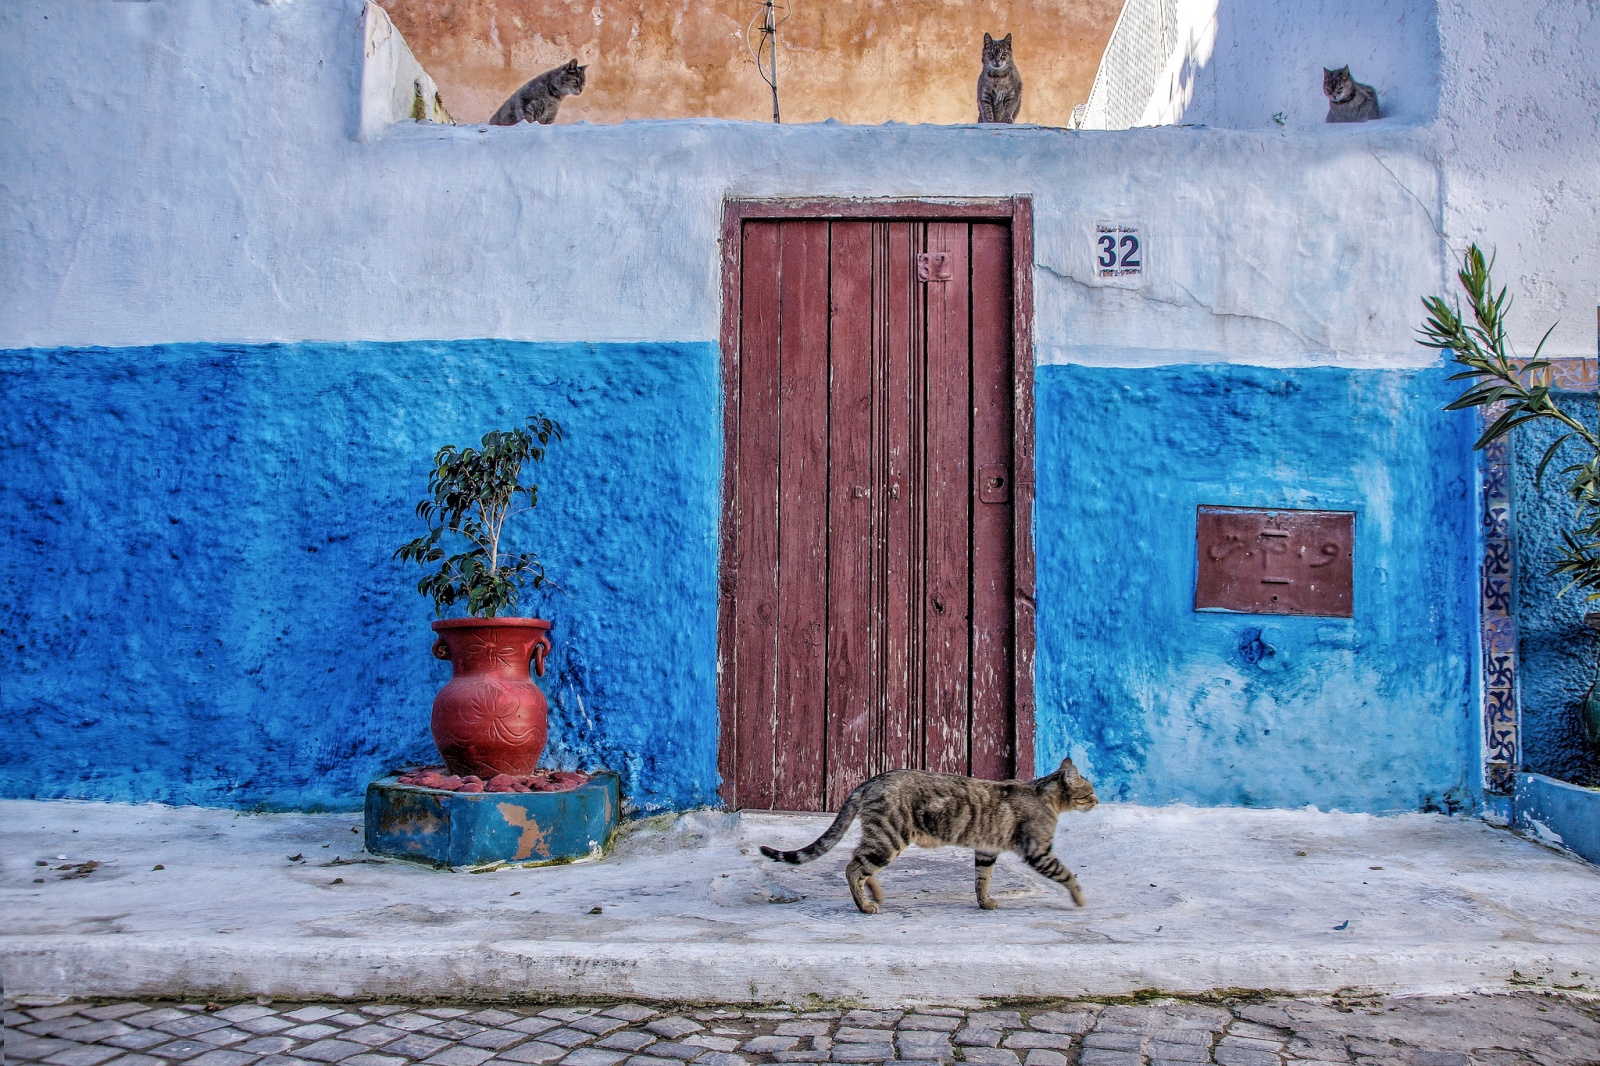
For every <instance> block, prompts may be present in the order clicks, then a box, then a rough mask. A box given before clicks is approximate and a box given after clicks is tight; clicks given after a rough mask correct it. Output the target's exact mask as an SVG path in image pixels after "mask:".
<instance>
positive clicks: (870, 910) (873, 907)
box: [856, 899, 878, 914]
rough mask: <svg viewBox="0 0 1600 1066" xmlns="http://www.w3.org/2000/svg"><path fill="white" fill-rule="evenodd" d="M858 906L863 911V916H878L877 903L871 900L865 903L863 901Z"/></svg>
mask: <svg viewBox="0 0 1600 1066" xmlns="http://www.w3.org/2000/svg"><path fill="white" fill-rule="evenodd" d="M856 906H857V907H859V908H860V909H861V913H862V914H877V913H878V905H877V904H876V903H874V902H873V901H872V900H870V899H869V900H865V901H863V902H861V903H857V904H856Z"/></svg>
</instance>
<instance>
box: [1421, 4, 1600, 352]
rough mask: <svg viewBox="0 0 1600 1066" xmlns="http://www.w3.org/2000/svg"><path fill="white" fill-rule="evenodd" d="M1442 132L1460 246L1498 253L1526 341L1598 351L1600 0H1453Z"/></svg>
mask: <svg viewBox="0 0 1600 1066" xmlns="http://www.w3.org/2000/svg"><path fill="white" fill-rule="evenodd" d="M1439 37H1440V40H1441V41H1442V42H1443V45H1444V47H1443V52H1444V56H1445V60H1444V68H1443V78H1442V84H1443V88H1442V90H1441V93H1440V101H1439V118H1438V122H1437V124H1436V135H1437V139H1438V143H1439V152H1440V156H1441V158H1442V160H1443V162H1444V166H1443V175H1444V193H1445V198H1444V224H1445V232H1446V233H1447V234H1448V235H1449V238H1450V246H1451V249H1452V252H1454V253H1457V254H1459V252H1460V250H1462V249H1464V248H1465V247H1466V245H1467V244H1468V243H1469V242H1471V241H1477V242H1478V243H1479V244H1481V245H1482V246H1483V247H1484V248H1485V249H1486V250H1487V249H1491V248H1492V249H1494V250H1495V252H1496V254H1497V261H1496V276H1497V277H1498V278H1499V280H1500V281H1502V282H1503V283H1504V284H1506V285H1508V286H1509V287H1510V289H1511V291H1512V292H1513V293H1515V294H1516V302H1515V303H1514V304H1513V306H1512V317H1511V326H1512V336H1513V338H1514V339H1519V340H1522V341H1523V342H1524V343H1523V344H1522V351H1523V352H1524V353H1525V354H1528V353H1531V349H1532V348H1533V345H1534V344H1535V343H1536V342H1537V341H1538V339H1539V337H1540V335H1542V334H1543V333H1544V331H1545V330H1546V329H1548V328H1549V326H1550V324H1551V323H1552V322H1557V321H1559V323H1560V324H1559V325H1558V326H1557V327H1556V332H1555V333H1554V334H1553V335H1552V336H1551V338H1550V342H1549V344H1548V346H1547V347H1546V353H1547V354H1555V355H1587V356H1593V355H1595V354H1596V343H1595V341H1596V328H1595V327H1596V322H1595V313H1596V312H1595V309H1596V307H1597V306H1600V0H1522V2H1519V3H1514V4H1512V3H1502V4H1484V3H1482V2H1480V0H1439Z"/></svg>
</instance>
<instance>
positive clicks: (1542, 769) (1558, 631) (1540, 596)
mask: <svg viewBox="0 0 1600 1066" xmlns="http://www.w3.org/2000/svg"><path fill="white" fill-rule="evenodd" d="M1556 399H1557V400H1558V401H1559V402H1560V403H1561V405H1562V406H1563V407H1565V408H1566V409H1567V410H1568V411H1570V412H1572V413H1573V414H1576V415H1579V416H1580V417H1589V418H1593V416H1594V403H1595V399H1594V397H1593V396H1592V395H1591V396H1580V395H1577V394H1575V393H1560V394H1558V395H1557V397H1556ZM1559 435H1560V434H1559V433H1558V432H1557V427H1555V426H1554V425H1547V424H1545V423H1542V422H1531V423H1529V424H1527V425H1525V426H1523V427H1522V428H1521V429H1519V430H1517V432H1516V433H1515V434H1514V435H1513V437H1512V440H1511V455H1512V463H1513V467H1514V470H1515V479H1514V481H1513V483H1512V489H1511V509H1512V526H1511V528H1512V536H1513V538H1514V543H1515V553H1516V554H1515V558H1516V562H1515V573H1516V602H1515V606H1514V612H1515V614H1516V619H1517V700H1518V704H1519V708H1520V715H1519V717H1520V720H1521V723H1522V767H1523V769H1527V770H1531V771H1533V772H1534V773H1538V774H1547V775H1549V776H1551V777H1555V778H1559V779H1561V780H1563V781H1571V782H1573V783H1575V784H1580V785H1589V786H1600V754H1597V753H1595V752H1592V751H1590V749H1589V746H1588V744H1587V743H1586V742H1585V741H1584V739H1583V726H1582V720H1581V718H1580V717H1579V715H1580V713H1581V711H1582V708H1583V701H1584V697H1586V696H1587V695H1588V693H1589V686H1590V685H1592V684H1594V680H1595V670H1596V656H1597V654H1600V633H1596V632H1595V631H1594V630H1592V629H1590V628H1588V627H1587V626H1585V625H1584V624H1583V616H1584V613H1585V612H1587V611H1595V610H1600V603H1593V602H1589V601H1587V600H1586V599H1585V598H1584V595H1583V593H1581V592H1578V591H1572V592H1568V593H1567V594H1566V595H1564V596H1563V595H1561V590H1562V589H1563V588H1565V587H1566V581H1565V580H1564V579H1562V578H1559V577H1551V576H1550V572H1549V571H1550V564H1551V563H1552V562H1553V561H1554V560H1555V558H1556V556H1557V552H1558V551H1559V549H1560V547H1561V531H1562V530H1563V529H1571V528H1572V523H1573V514H1574V512H1573V507H1572V502H1571V500H1570V499H1569V498H1568V497H1567V494H1566V492H1565V491H1564V487H1565V485H1566V483H1567V482H1566V479H1565V478H1563V477H1562V476H1561V474H1560V470H1561V468H1562V467H1563V466H1565V465H1567V464H1568V463H1575V462H1577V461H1579V459H1581V458H1582V456H1581V454H1580V451H1579V449H1578V448H1575V447H1571V446H1570V445H1569V446H1568V448H1567V450H1566V451H1565V453H1564V454H1563V455H1562V456H1561V458H1560V461H1556V462H1552V463H1551V465H1550V469H1549V470H1547V471H1546V473H1545V481H1544V485H1543V486H1542V487H1540V486H1538V485H1536V484H1535V483H1534V474H1535V473H1536V472H1537V470H1538V467H1539V458H1540V457H1541V456H1542V455H1544V452H1545V449H1546V448H1548V447H1549V446H1550V443H1551V442H1552V441H1554V440H1555V439H1556V437H1557V436H1559Z"/></svg>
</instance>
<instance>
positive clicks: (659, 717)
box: [0, 341, 721, 811]
mask: <svg viewBox="0 0 1600 1066" xmlns="http://www.w3.org/2000/svg"><path fill="white" fill-rule="evenodd" d="M715 352H716V349H715V346H714V345H710V344H610V345H587V344H518V343H511V342H499V341H460V342H448V343H445V342H440V343H429V342H418V343H397V344H309V343H308V344H295V345H261V346H240V345H201V344H196V345H182V346H172V347H154V348H118V349H62V350H49V351H46V350H24V351H4V352H0V391H3V392H4V394H5V396H6V397H7V398H8V400H9V401H10V402H8V403H7V404H6V405H5V408H4V410H3V411H0V456H3V458H4V462H5V464H6V470H7V475H6V477H5V478H3V479H0V508H3V509H4V512H5V513H6V514H8V515H11V516H13V518H14V519H15V520H16V521H17V522H18V523H19V526H20V527H21V528H25V529H26V533H25V534H23V535H18V536H8V537H6V538H5V539H4V540H0V597H3V601H4V602H3V604H0V632H3V633H4V635H5V638H6V643H7V652H8V655H7V660H8V663H7V668H6V669H7V674H6V677H5V679H4V683H3V685H0V729H3V730H4V742H3V743H0V795H4V796H7V797H19V798H83V799H100V800H120V801H134V802H140V801H152V800H153V801H160V802H165V803H192V804H201V805H206V806H223V807H244V808H248V807H261V808H266V809H318V808H335V809H345V808H352V809H353V808H355V807H358V806H359V805H360V803H361V798H362V791H363V789H364V788H365V786H366V783H367V782H368V781H369V780H371V779H372V778H374V777H376V776H378V775H380V774H382V773H384V772H386V771H388V770H390V769H392V768H394V767H396V766H398V765H405V764H415V763H418V762H424V763H430V762H435V761H436V760H437V754H436V752H435V750H434V748H433V744H432V741H431V740H430V738H429V736H428V716H429V707H430V705H431V702H432V699H433V695H434V693H435V692H437V691H438V689H439V687H440V686H441V685H443V684H444V682H445V681H446V680H447V679H448V677H449V666H448V665H447V664H445V663H442V662H439V661H437V660H435V659H434V658H433V657H432V655H431V654H430V653H429V648H430V646H431V644H432V642H433V634H432V632H431V631H430V630H429V628H428V623H429V621H430V620H431V618H432V605H431V603H429V602H427V601H426V600H424V598H423V597H422V596H421V595H419V594H418V593H417V592H416V589H415V584H416V581H417V579H418V577H419V576H421V570H420V568H418V567H416V566H414V565H406V564H403V563H400V562H398V561H396V560H394V559H393V558H391V554H392V553H393V551H394V549H395V548H396V547H398V546H399V545H400V544H401V543H402V542H404V541H406V540H409V539H411V538H412V537H413V536H415V535H417V533H418V532H419V529H420V525H421V523H420V522H419V521H418V520H417V519H416V518H415V516H414V514H413V508H414V506H415V504H416V501H417V500H419V499H421V498H422V496H423V494H424V493H425V491H426V485H427V471H428V469H429V460H430V458H431V456H432V454H433V452H434V450H435V449H437V448H438V447H439V446H440V445H441V444H445V443H456V444H464V443H468V442H476V441H477V439H478V438H479V437H481V436H482V434H483V433H484V432H485V431H487V430H489V429H492V428H505V427H508V426H510V425H514V424H517V423H520V422H521V421H522V420H523V419H524V418H525V416H526V415H527V414H529V413H531V412H532V411H535V410H542V411H544V412H545V413H547V414H549V415H550V416H552V417H554V418H556V419H557V420H559V421H560V422H561V423H562V424H563V425H564V426H565V427H566V429H567V439H566V440H564V441H562V442H561V443H560V444H558V445H557V446H555V447H553V448H552V449H551V451H550V455H549V458H548V460H547V461H546V463H544V464H543V465H542V466H540V467H539V468H538V469H537V470H536V474H537V480H538V482H539V484H540V486H541V490H542V491H541V493H540V500H539V506H538V509H537V510H536V511H535V512H534V513H533V514H532V515H531V516H527V518H525V519H523V520H522V522H523V523H524V524H523V525H522V526H521V528H520V531H519V536H521V535H522V533H523V532H525V533H526V536H527V539H528V541H529V542H530V543H529V544H528V545H527V546H528V547H531V548H533V549H534V550H536V551H538V553H539V554H540V555H541V556H542V558H543V559H544V561H545V562H546V564H547V565H548V567H549V570H550V575H551V577H552V578H554V579H555V580H556V581H558V582H560V584H561V585H562V586H563V587H564V588H565V590H566V591H565V592H562V593H548V594H545V595H543V596H542V597H539V598H535V599H532V600H528V601H525V602H524V604H523V605H522V607H521V608H519V610H520V611H525V612H526V613H539V614H543V615H544V616H545V617H547V618H549V619H551V621H552V622H553V623H554V629H553V631H552V637H553V638H554V642H555V650H554V653H553V654H552V656H551V659H550V663H551V667H552V669H551V671H550V673H549V675H547V677H546V680H545V682H544V685H543V687H544V689H545V691H546V692H547V694H548V695H549V697H550V702H551V716H550V717H551V720H550V745H549V749H548V753H547V755H546V758H545V762H544V765H546V766H554V767H558V768H566V769H589V768H597V767H604V768H608V769H615V770H618V771H620V772H622V773H623V775H624V789H625V793H626V796H627V799H628V801H629V802H630V804H631V807H632V809H633V810H635V811H650V810H658V809H663V808H683V807H693V806H698V805H703V804H708V803H714V802H716V785H717V776H716V715H715V714H714V713H708V712H707V708H714V707H715V706H716V691H715V678H714V673H715V658H716V539H715V538H716V521H717V508H718V497H717V491H718V483H717V478H718V470H719V464H720V461H721V460H720V427H719V426H718V423H717V414H716V412H717V409H718V408H717V395H716V365H715Z"/></svg>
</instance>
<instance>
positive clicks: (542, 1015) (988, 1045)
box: [5, 993, 1600, 1066]
mask: <svg viewBox="0 0 1600 1066" xmlns="http://www.w3.org/2000/svg"><path fill="white" fill-rule="evenodd" d="M5 1022H6V1047H5V1060H6V1062H8V1063H45V1064H48V1066H169V1064H176V1063H183V1064H185V1066H319V1064H320V1066H328V1064H333V1063H338V1064H340V1066H408V1064H410V1063H422V1064H424V1066H486V1064H493V1063H514V1064H517V1066H550V1064H559V1066H682V1064H684V1063H694V1064H695V1066H756V1064H759V1063H822V1062H832V1063H858V1064H864V1063H887V1062H891V1061H894V1062H898V1063H906V1064H911V1063H918V1064H925V1066H933V1064H939V1063H956V1062H966V1063H973V1064H975V1066H1074V1064H1076V1066H1146V1064H1148V1066H1163V1064H1171V1066H1179V1064H1188V1063H1217V1064H1218V1066H1280V1064H1284V1063H1345V1064H1360V1066H1379V1064H1390V1063H1393V1064H1404V1066H1514V1064H1517V1066H1520V1064H1533V1063H1537V1064H1540V1066H1584V1064H1594V1063H1600V1004H1596V1003H1594V1002H1592V1001H1583V1000H1577V999H1572V998H1563V997H1555V996H1540V995H1533V994H1528V993H1518V994H1512V995H1499V996H1451V997H1440V998H1430V997H1410V998H1352V999H1340V998H1337V997H1335V998H1319V999H1286V998H1263V997H1252V998H1241V999H1230V1000H1219V1001H1211V1002H1194V1001H1184V1000H1162V1001H1156V1002H1149V1003H1140V1004H1127V1003H1117V1004H1098V1003H1091V1002H1082V1001H1077V1002H1065V1003H1056V1004H1050V1005H1029V1006H1026V1007H1019V1008H1015V1009H1001V1008H995V1009H989V1010H982V1011H962V1010H951V1009H938V1008H927V1007H923V1008H913V1009H911V1010H908V1011H904V1012H902V1011H898V1010H849V1011H840V1010H818V1011H809V1012H808V1011H798V1010H782V1009H778V1010H743V1011H741V1010H736V1009H718V1010H692V1009H680V1010H672V1009H669V1008H660V1009H657V1008H654V1007H650V1006H642V1005H639V1004H635V1003H613V1004H599V1005H596V1004H588V1005H583V1006H561V1007H548V1008H542V1007H526V1008H518V1007H504V1008H502V1007H494V1008H489V1009H483V1008H482V1007H481V1006H472V1007H443V1006H425V1007H409V1006H402V1005H398V1004H362V1005H359V1006H356V1005H335V1004H329V1005H321V1004H315V1005H302V1004H262V1003H253V1002H247V1003H239V1004H232V1005H221V1004H216V1003H209V1004H199V1003H183V1004H171V1005H168V1004H158V1003H135V1002H116V1003H103V1004H98V1005H90V1004H86V1003H85V1004H63V1005H59V1006H49V1007H21V1006H17V1005H14V1004H7V1007H6V1014H5Z"/></svg>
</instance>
